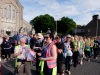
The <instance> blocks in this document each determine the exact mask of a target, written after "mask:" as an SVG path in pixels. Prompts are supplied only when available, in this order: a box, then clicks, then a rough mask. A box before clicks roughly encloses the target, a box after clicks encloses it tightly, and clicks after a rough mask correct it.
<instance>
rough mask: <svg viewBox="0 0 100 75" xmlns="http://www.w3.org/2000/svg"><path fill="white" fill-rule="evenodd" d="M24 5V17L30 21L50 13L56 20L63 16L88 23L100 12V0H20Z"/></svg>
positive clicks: (77, 21)
mask: <svg viewBox="0 0 100 75" xmlns="http://www.w3.org/2000/svg"><path fill="white" fill-rule="evenodd" d="M20 2H21V4H22V5H23V6H24V19H25V20H27V21H28V22H29V21H30V20H31V19H33V18H34V17H36V16H39V15H43V14H50V15H51V16H53V17H54V18H55V20H58V19H60V18H61V17H63V16H68V17H69V18H72V19H73V20H74V21H75V22H76V23H77V24H81V25H83V24H87V23H88V22H89V21H90V20H91V19H92V15H94V14H100V6H99V3H100V0H20Z"/></svg>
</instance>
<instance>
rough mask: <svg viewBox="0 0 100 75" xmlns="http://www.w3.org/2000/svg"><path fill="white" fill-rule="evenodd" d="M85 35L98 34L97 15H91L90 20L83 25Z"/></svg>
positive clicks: (99, 28)
mask: <svg viewBox="0 0 100 75" xmlns="http://www.w3.org/2000/svg"><path fill="white" fill-rule="evenodd" d="M85 35H86V36H100V19H99V15H93V16H92V20H91V21H90V22H89V23H88V24H87V25H86V27H85Z"/></svg>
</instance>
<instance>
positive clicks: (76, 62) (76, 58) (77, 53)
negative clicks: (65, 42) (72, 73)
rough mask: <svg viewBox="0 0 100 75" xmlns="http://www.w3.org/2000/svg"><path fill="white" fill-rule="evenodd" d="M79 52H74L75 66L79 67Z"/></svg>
mask: <svg viewBox="0 0 100 75" xmlns="http://www.w3.org/2000/svg"><path fill="white" fill-rule="evenodd" d="M78 56H79V52H78V51H75V52H73V62H74V67H77V65H78V63H79V60H78Z"/></svg>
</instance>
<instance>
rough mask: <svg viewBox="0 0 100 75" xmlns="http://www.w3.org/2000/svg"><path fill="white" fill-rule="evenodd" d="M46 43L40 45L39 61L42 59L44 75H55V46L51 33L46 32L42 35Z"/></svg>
mask: <svg viewBox="0 0 100 75" xmlns="http://www.w3.org/2000/svg"><path fill="white" fill-rule="evenodd" d="M44 39H45V42H46V45H44V46H43V47H42V57H40V58H39V59H40V60H41V61H44V68H43V73H44V75H52V73H53V72H55V73H53V75H56V73H57V72H56V70H55V68H56V66H57V62H56V60H57V48H56V45H55V44H54V42H53V39H54V37H53V35H52V34H46V36H45V37H44Z"/></svg>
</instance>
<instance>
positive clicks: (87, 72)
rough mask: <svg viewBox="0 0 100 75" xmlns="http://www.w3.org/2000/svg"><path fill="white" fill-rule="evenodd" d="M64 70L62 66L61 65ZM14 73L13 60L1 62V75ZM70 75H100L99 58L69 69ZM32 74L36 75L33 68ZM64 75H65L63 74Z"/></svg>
mask: <svg viewBox="0 0 100 75" xmlns="http://www.w3.org/2000/svg"><path fill="white" fill-rule="evenodd" d="M63 69H64V65H63ZM13 71H14V59H12V60H10V61H8V62H2V75H12V72H13ZM71 73H72V74H71V75H100V57H98V59H91V61H90V62H87V61H85V60H84V62H83V65H79V67H78V68H74V67H73V66H72V67H71ZM32 74H33V75H38V74H36V72H35V66H32ZM65 75H67V74H66V73H65Z"/></svg>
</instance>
